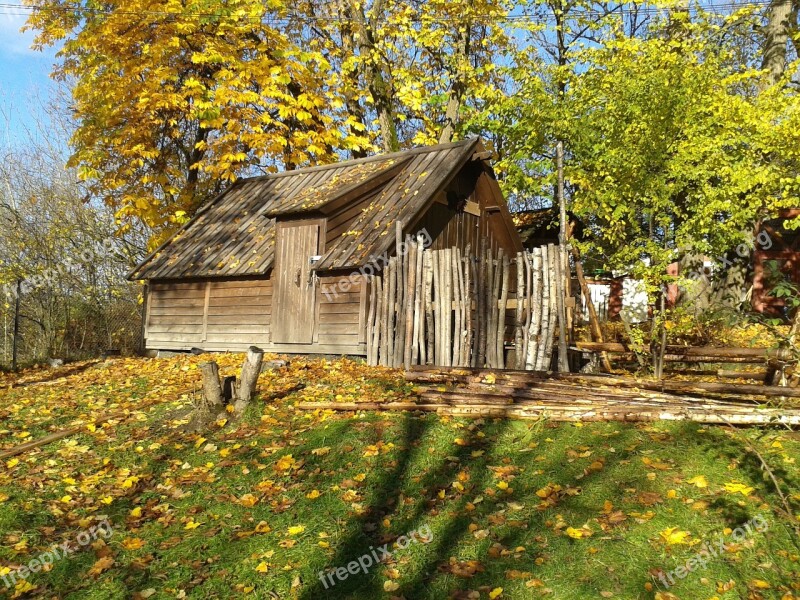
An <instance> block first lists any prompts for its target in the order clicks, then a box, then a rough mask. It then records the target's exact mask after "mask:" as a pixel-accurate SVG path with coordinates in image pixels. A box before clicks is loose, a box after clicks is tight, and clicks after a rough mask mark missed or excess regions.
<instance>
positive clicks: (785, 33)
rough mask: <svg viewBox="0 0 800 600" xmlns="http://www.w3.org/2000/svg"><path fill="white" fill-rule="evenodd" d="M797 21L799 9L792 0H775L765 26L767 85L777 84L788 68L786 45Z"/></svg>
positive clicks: (763, 62)
mask: <svg viewBox="0 0 800 600" xmlns="http://www.w3.org/2000/svg"><path fill="white" fill-rule="evenodd" d="M796 22H797V9H796V7H793V6H792V0H773V1H772V2H771V4H770V7H769V13H768V20H767V25H766V27H765V28H764V53H763V58H762V60H761V68H762V69H764V70H766V71H767V74H766V84H767V86H770V85H775V84H776V83H777V82H778V81H779V80H780V78H781V77H782V76H783V74H784V71H785V70H786V45H787V43H788V42H789V31H790V28H791V27H792V25H794V24H796Z"/></svg>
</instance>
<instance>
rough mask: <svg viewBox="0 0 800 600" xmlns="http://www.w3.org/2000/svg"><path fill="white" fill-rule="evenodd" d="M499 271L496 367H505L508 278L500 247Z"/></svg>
mask: <svg viewBox="0 0 800 600" xmlns="http://www.w3.org/2000/svg"><path fill="white" fill-rule="evenodd" d="M498 260H499V262H500V268H501V269H502V271H501V273H502V275H501V283H500V304H499V306H498V308H497V340H496V342H495V344H496V347H497V350H496V352H497V368H498V369H503V368H505V363H506V359H505V343H506V305H507V304H508V278H509V259H508V257H507V256H506V255H505V254H504V252H503V249H502V248H501V249H500V254H499V259H498Z"/></svg>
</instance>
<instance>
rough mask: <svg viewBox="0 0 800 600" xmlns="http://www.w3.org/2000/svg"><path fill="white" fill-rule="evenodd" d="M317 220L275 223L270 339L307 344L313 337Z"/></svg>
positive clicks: (283, 342)
mask: <svg viewBox="0 0 800 600" xmlns="http://www.w3.org/2000/svg"><path fill="white" fill-rule="evenodd" d="M320 227H321V223H320V222H319V221H292V222H286V223H277V232H276V234H277V237H276V240H275V289H274V292H273V299H274V302H273V307H272V342H273V343H275V344H310V343H311V342H312V341H313V337H314V319H315V318H316V312H317V311H316V290H315V285H314V281H313V280H312V277H311V261H310V260H309V259H310V258H311V257H312V256H315V255H317V254H318V253H319V242H320Z"/></svg>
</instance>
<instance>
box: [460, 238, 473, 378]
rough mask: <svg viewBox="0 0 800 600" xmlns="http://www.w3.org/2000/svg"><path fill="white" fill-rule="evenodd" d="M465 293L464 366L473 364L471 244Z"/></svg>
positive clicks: (465, 266)
mask: <svg viewBox="0 0 800 600" xmlns="http://www.w3.org/2000/svg"><path fill="white" fill-rule="evenodd" d="M463 262H464V265H463V267H464V294H465V296H466V307H465V309H464V333H465V336H466V337H465V338H464V366H465V367H468V366H471V365H472V360H473V358H472V299H473V298H474V297H475V295H474V294H473V293H472V280H471V278H470V269H471V268H472V256H471V254H470V245H469V244H467V247H466V249H465V251H464V260H463Z"/></svg>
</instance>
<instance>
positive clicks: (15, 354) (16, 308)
mask: <svg viewBox="0 0 800 600" xmlns="http://www.w3.org/2000/svg"><path fill="white" fill-rule="evenodd" d="M21 295H22V280H21V279H17V293H16V295H15V296H14V341H13V345H12V346H11V370H12V371H16V370H17V358H18V354H19V297H20V296H21Z"/></svg>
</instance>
